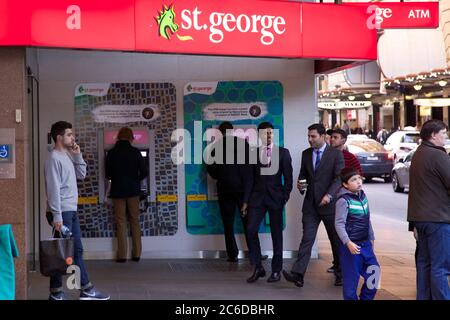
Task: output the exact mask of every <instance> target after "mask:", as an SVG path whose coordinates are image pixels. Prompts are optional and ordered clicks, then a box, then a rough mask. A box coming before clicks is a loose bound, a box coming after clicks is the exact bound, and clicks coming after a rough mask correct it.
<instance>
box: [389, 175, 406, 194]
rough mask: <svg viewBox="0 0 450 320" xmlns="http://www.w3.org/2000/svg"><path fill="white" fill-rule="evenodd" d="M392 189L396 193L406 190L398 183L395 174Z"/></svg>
mask: <svg viewBox="0 0 450 320" xmlns="http://www.w3.org/2000/svg"><path fill="white" fill-rule="evenodd" d="M392 189H394V191H395V192H403V191H404V190H405V188H402V187H400V183H399V182H398V177H397V174H395V172H394V173H393V174H392Z"/></svg>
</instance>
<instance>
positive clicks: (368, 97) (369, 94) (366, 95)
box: [364, 93, 372, 99]
mask: <svg viewBox="0 0 450 320" xmlns="http://www.w3.org/2000/svg"><path fill="white" fill-rule="evenodd" d="M364 97H366V99H370V98H371V97H372V94H371V93H364Z"/></svg>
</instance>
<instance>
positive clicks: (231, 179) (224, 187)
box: [206, 136, 252, 195]
mask: <svg viewBox="0 0 450 320" xmlns="http://www.w3.org/2000/svg"><path fill="white" fill-rule="evenodd" d="M231 139H233V140H231ZM221 143H223V144H222V145H221ZM227 143H233V144H234V145H233V149H231V150H233V155H234V156H233V157H230V159H232V160H233V162H232V163H226V162H227V161H226V159H227ZM220 146H221V147H222V152H223V160H222V161H217V162H219V163H217V162H216V161H214V163H212V164H209V165H207V166H206V170H207V172H208V173H209V175H210V176H211V177H212V178H213V179H216V180H217V193H218V194H219V195H221V194H224V193H244V191H245V190H246V189H247V190H248V189H249V188H251V185H250V183H251V181H250V180H249V175H250V174H251V170H252V168H251V166H250V165H249V162H248V153H249V145H248V143H247V141H246V140H244V139H241V138H237V137H233V136H224V137H223V138H222V139H221V140H219V141H217V142H215V143H214V144H213V145H212V148H211V156H212V157H215V158H218V157H219V156H221V155H220V153H219V152H216V151H218V150H217V149H218V148H219V147H220ZM239 146H243V151H244V155H245V158H242V160H243V161H240V162H238V160H239V156H240V155H239V154H238V149H239V148H240V147H239ZM230 147H231V145H230ZM216 154H217V156H216ZM220 162H222V163H220ZM246 186H247V187H246Z"/></svg>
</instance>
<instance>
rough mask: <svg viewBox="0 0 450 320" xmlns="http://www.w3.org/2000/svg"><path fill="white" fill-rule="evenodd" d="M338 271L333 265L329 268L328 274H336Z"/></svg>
mask: <svg viewBox="0 0 450 320" xmlns="http://www.w3.org/2000/svg"><path fill="white" fill-rule="evenodd" d="M335 271H336V268H335V267H334V265H332V266H331V267H329V268H328V269H327V272H328V273H334V272H335Z"/></svg>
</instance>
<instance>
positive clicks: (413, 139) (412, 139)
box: [402, 133, 420, 143]
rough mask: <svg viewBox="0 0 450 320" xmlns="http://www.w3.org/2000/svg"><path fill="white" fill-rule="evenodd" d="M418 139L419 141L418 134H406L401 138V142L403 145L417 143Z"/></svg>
mask: <svg viewBox="0 0 450 320" xmlns="http://www.w3.org/2000/svg"><path fill="white" fill-rule="evenodd" d="M419 139H420V134H418V133H407V134H405V136H404V137H403V141H402V142H404V143H419Z"/></svg>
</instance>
